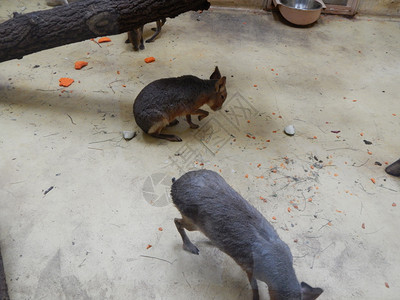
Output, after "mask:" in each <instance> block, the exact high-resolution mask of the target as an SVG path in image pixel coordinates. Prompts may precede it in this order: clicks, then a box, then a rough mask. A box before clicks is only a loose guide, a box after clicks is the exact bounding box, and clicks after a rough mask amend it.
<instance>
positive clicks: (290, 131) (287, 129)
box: [284, 125, 295, 135]
mask: <svg viewBox="0 0 400 300" xmlns="http://www.w3.org/2000/svg"><path fill="white" fill-rule="evenodd" d="M284 131H285V133H286V134H287V135H294V133H295V130H294V126H293V125H288V126H286V127H285V130H284Z"/></svg>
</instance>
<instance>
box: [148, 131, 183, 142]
mask: <svg viewBox="0 0 400 300" xmlns="http://www.w3.org/2000/svg"><path fill="white" fill-rule="evenodd" d="M150 135H151V136H152V137H155V138H158V139H163V140H168V141H170V142H182V139H181V138H180V137H179V136H177V135H174V134H164V133H150Z"/></svg>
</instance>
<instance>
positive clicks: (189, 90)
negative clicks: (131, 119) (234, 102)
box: [133, 67, 227, 141]
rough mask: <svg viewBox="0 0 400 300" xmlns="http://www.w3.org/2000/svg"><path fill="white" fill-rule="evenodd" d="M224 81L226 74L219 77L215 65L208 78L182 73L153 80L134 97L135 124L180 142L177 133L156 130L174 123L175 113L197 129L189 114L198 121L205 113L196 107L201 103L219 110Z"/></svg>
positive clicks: (148, 131)
mask: <svg viewBox="0 0 400 300" xmlns="http://www.w3.org/2000/svg"><path fill="white" fill-rule="evenodd" d="M225 82H226V77H221V74H220V72H219V70H218V67H216V68H215V71H214V72H213V74H212V75H211V77H210V80H203V79H200V78H197V77H195V76H191V75H186V76H181V77H176V78H175V77H174V78H164V79H159V80H156V81H153V82H151V83H150V84H148V85H147V86H146V87H144V88H143V90H142V91H141V92H140V93H139V95H138V96H137V97H136V99H135V103H134V105H133V113H134V116H135V120H136V123H137V124H138V125H139V127H140V128H141V129H142V130H143V131H144V132H146V133H148V134H150V135H152V136H154V137H158V138H164V139H168V140H170V141H182V140H181V139H180V138H179V137H178V136H175V135H166V134H161V133H160V132H161V130H162V129H163V128H164V127H165V126H167V125H168V124H170V125H175V124H177V123H178V121H177V120H176V118H177V117H179V116H186V119H187V121H188V123H189V125H190V127H191V128H198V127H199V126H198V125H197V124H193V123H192V121H191V115H192V114H194V115H199V117H198V119H199V120H202V119H203V118H205V117H206V116H207V115H208V112H207V111H204V110H201V109H200V107H201V106H203V105H204V104H208V105H209V106H210V107H211V109H213V110H218V109H220V108H221V106H222V104H223V102H224V101H225V99H226V96H227V93H226V88H225ZM154 128H156V129H154Z"/></svg>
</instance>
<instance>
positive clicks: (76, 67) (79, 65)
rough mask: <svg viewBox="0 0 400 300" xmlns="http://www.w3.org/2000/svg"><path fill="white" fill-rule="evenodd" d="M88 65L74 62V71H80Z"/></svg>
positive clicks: (84, 62) (85, 62)
mask: <svg viewBox="0 0 400 300" xmlns="http://www.w3.org/2000/svg"><path fill="white" fill-rule="evenodd" d="M87 65H88V62H87V61H81V60H79V61H76V62H75V69H76V70H80V69H82V68H83V67H85V66H87Z"/></svg>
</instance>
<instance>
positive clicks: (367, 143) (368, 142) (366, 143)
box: [364, 140, 372, 145]
mask: <svg viewBox="0 0 400 300" xmlns="http://www.w3.org/2000/svg"><path fill="white" fill-rule="evenodd" d="M364 143H365V145H372V142H370V141H367V140H364Z"/></svg>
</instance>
